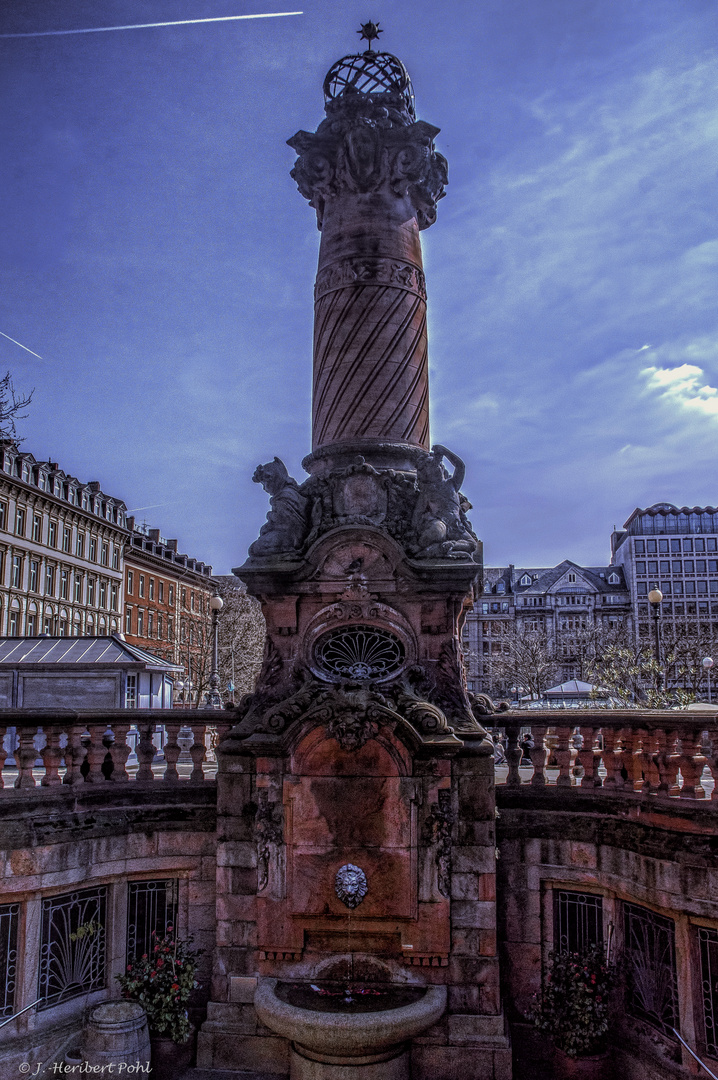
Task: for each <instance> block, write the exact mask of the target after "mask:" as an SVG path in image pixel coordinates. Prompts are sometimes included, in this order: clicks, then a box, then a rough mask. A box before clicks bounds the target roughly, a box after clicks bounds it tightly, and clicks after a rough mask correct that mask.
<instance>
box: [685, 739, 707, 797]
mask: <svg viewBox="0 0 718 1080" xmlns="http://www.w3.org/2000/svg"><path fill="white" fill-rule="evenodd" d="M700 737H701V732H700V731H695V730H693V731H691V730H689V729H686V728H684V729H683V731H681V756H680V768H681V775H682V777H683V787H682V788H681V791H680V797H681V798H682V799H704V798H705V795H706V793H705V791H704V790H703V788H702V786H701V776H702V775H703V766H704V765H705V763H706V759H705V758H704V757H703V747H702V746H700V745H699V744H698V743H699V739H700Z"/></svg>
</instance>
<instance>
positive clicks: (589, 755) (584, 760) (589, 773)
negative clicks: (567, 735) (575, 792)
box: [574, 726, 596, 788]
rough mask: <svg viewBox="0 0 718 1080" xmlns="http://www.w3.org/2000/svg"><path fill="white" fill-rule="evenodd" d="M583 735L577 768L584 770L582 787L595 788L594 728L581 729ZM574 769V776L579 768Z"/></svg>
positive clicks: (577, 755)
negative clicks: (578, 767)
mask: <svg viewBox="0 0 718 1080" xmlns="http://www.w3.org/2000/svg"><path fill="white" fill-rule="evenodd" d="M579 731H580V734H581V746H580V747H579V750H578V753H577V754H576V767H577V766H580V767H581V768H582V769H583V776H582V777H581V787H582V788H588V787H593V784H594V780H595V779H596V778H595V777H594V772H595V759H594V749H593V732H594V729H593V728H592V727H583V726H582V727H581V728H579ZM576 767H574V775H575V774H576V771H577V768H576Z"/></svg>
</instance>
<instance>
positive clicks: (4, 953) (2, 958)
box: [0, 904, 20, 1017]
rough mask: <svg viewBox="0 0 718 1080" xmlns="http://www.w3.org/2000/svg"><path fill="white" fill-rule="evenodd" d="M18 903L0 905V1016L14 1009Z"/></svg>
mask: <svg viewBox="0 0 718 1080" xmlns="http://www.w3.org/2000/svg"><path fill="white" fill-rule="evenodd" d="M19 911H20V905H19V904H2V905H1V906H0V979H1V980H2V982H0V1017H6V1016H12V1014H13V1013H14V1011H15V985H16V983H15V980H16V978H17V922H18V912H19Z"/></svg>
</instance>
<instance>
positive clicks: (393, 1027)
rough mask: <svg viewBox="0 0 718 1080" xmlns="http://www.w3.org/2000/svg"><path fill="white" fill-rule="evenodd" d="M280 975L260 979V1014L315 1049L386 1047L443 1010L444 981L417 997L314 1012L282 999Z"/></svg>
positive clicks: (359, 1051)
mask: <svg viewBox="0 0 718 1080" xmlns="http://www.w3.org/2000/svg"><path fill="white" fill-rule="evenodd" d="M277 982H278V980H277V979H266V978H265V979H260V980H259V984H258V986H257V990H256V992H255V995H254V1007H255V1009H256V1010H257V1016H258V1017H259V1019H260V1020H261V1021H262V1023H263V1024H265V1025H266V1027H268V1028H270V1030H272V1031H274V1032H275V1033H276V1034H277V1035H282V1036H284V1038H285V1039H291V1040H292V1042H294V1043H297V1044H298V1046H301V1047H306V1048H307V1049H309V1050H312V1051H314V1053H319V1054H331V1055H332V1056H335V1057H352V1056H357V1057H359V1056H361V1055H364V1054H366V1053H367V1050H368V1049H371V1051H373V1052H380V1051H382V1050H388V1049H389V1048H390V1047H392V1046H396V1045H397V1044H399V1043H403V1042H405V1041H406V1040H407V1039H411V1038H413V1036H414V1035H418V1034H419V1033H420V1032H422V1031H424V1030H425V1029H426V1028H428V1027H430V1026H431V1024H434V1023H436V1021H437V1020H438V1019H439V1018H440V1017H441V1016H442V1015H443V1013H444V1011H445V1009H446V987H445V986H427V987H426V991H425V993H424V994H423V995H422V997H420V998H419V1000H418V1001H413V1002H411V1003H410V1004H409V1005H400V1006H398V1007H397V1008H393V1009H392V1008H391V1007H389V1008H385V1009H381V1010H379V1011H376V1012H357V1013H353V1014H352V1013H346V1012H315V1011H314V1010H313V1009H308V1008H300V1007H299V1006H297V1005H290V1004H289V1003H288V1002H286V1001H281V1000H280V998H278V997H277V994H276V986H277Z"/></svg>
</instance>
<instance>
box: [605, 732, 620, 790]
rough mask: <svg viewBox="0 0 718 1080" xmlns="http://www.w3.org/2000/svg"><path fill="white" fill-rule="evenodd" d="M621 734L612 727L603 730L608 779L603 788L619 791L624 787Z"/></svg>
mask: <svg viewBox="0 0 718 1080" xmlns="http://www.w3.org/2000/svg"><path fill="white" fill-rule="evenodd" d="M621 734H622V732H621V730H620V729H616V728H611V727H604V729H603V764H604V767H605V769H606V779H605V780H604V781H603V786H604V787H605V788H612V789H613V790H618V789H620V788H622V787H623V786H624V780H623V776H622V774H621V769H622V768H623V752H622V750H621Z"/></svg>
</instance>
